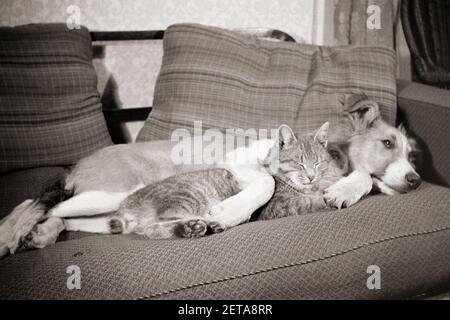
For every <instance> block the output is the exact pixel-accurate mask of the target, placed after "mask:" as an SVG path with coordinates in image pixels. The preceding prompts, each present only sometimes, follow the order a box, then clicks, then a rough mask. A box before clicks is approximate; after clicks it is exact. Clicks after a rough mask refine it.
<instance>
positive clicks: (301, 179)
mask: <svg viewBox="0 0 450 320" xmlns="http://www.w3.org/2000/svg"><path fill="white" fill-rule="evenodd" d="M328 128H329V123H328V122H326V123H324V124H323V125H322V126H321V127H320V128H319V129H318V130H316V131H315V132H312V133H309V134H306V135H303V136H300V137H298V138H297V137H296V136H295V134H294V133H293V131H292V129H291V128H290V127H289V126H287V125H282V126H280V127H279V128H278V134H277V138H276V140H275V144H274V146H273V147H272V148H271V150H270V151H269V154H268V156H267V158H266V166H268V167H269V170H270V171H271V173H272V174H274V175H275V176H277V177H278V178H280V179H281V180H283V181H285V182H287V183H288V184H290V185H292V186H293V187H295V188H304V187H308V186H313V185H315V184H316V183H318V181H320V179H321V178H322V175H323V173H324V172H325V171H326V170H327V167H328V163H329V162H330V161H331V157H330V154H329V153H328V151H327V143H328Z"/></svg>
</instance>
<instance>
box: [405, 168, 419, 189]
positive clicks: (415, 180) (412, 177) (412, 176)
mask: <svg viewBox="0 0 450 320" xmlns="http://www.w3.org/2000/svg"><path fill="white" fill-rule="evenodd" d="M406 181H407V182H408V185H409V187H410V188H411V189H417V188H418V187H419V186H420V184H421V183H422V179H420V177H419V175H418V174H416V173H414V172H410V173H408V174H407V175H406Z"/></svg>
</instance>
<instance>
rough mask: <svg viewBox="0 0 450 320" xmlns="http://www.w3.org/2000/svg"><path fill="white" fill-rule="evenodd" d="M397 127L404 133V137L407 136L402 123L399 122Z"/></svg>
mask: <svg viewBox="0 0 450 320" xmlns="http://www.w3.org/2000/svg"><path fill="white" fill-rule="evenodd" d="M397 129H398V130H399V131H400V132H401V133H402V134H403V135H405V137H408V133H407V132H406V128H405V125H404V124H403V122H402V123H400V124H399V125H398V127H397Z"/></svg>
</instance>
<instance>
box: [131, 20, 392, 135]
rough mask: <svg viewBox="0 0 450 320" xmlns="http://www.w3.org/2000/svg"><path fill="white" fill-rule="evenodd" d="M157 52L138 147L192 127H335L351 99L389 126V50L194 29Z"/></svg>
mask: <svg viewBox="0 0 450 320" xmlns="http://www.w3.org/2000/svg"><path fill="white" fill-rule="evenodd" d="M163 46H164V56H163V61H162V67H161V70H160V73H159V76H158V79H157V82H156V86H155V98H154V101H153V110H152V112H151V114H150V116H149V118H148V120H147V122H146V124H145V125H144V127H143V129H142V130H141V132H140V133H139V136H138V141H146V140H156V139H169V138H170V137H171V134H172V132H173V130H174V129H178V128H187V129H190V130H191V131H192V129H193V121H198V120H201V121H202V125H203V129H204V130H206V129H209V128H219V129H224V128H243V129H249V128H255V129H276V128H278V126H279V125H280V124H282V123H285V124H288V125H290V126H291V127H292V128H293V129H294V130H295V131H296V132H297V133H304V132H310V131H312V130H315V129H317V128H318V127H319V126H320V125H321V124H323V123H324V122H325V121H335V120H337V119H338V116H339V115H340V113H341V112H342V110H343V107H342V106H341V105H340V103H339V102H338V99H339V97H340V96H342V94H346V93H350V92H355V93H365V94H366V95H367V96H368V97H369V98H372V99H374V100H375V101H377V102H379V103H380V107H381V111H382V114H383V116H384V118H385V119H386V120H387V121H388V122H390V123H394V121H395V115H396V92H395V74H394V73H395V54H394V52H393V51H392V50H390V49H388V48H384V47H375V46H359V47H336V48H327V47H318V46H311V45H304V44H296V43H287V42H272V41H266V40H261V39H257V38H250V37H248V36H245V35H241V34H236V33H234V32H232V31H228V30H223V29H219V28H214V27H205V26H201V25H193V24H178V25H174V26H171V27H169V28H168V29H167V30H166V33H165V35H164V42H163ZM250 136H252V135H250ZM253 137H254V135H253Z"/></svg>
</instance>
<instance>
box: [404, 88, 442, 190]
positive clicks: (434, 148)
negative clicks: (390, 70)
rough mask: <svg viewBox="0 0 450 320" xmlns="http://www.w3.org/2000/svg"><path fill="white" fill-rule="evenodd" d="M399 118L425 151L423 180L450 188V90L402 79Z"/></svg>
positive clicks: (422, 171) (422, 169)
mask: <svg viewBox="0 0 450 320" xmlns="http://www.w3.org/2000/svg"><path fill="white" fill-rule="evenodd" d="M397 102H398V112H399V114H398V119H399V120H400V121H401V122H404V124H405V126H406V128H407V129H408V131H409V132H410V133H411V134H412V135H413V136H414V137H415V138H417V140H418V142H419V144H420V147H421V149H422V150H423V152H424V154H423V165H422V168H421V170H420V172H421V175H422V177H423V178H424V179H425V180H427V181H430V182H433V183H437V184H440V185H443V186H446V187H450V91H449V90H443V89H438V88H435V87H431V86H428V85H424V84H420V83H415V82H407V81H401V80H399V81H398V82H397Z"/></svg>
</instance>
